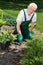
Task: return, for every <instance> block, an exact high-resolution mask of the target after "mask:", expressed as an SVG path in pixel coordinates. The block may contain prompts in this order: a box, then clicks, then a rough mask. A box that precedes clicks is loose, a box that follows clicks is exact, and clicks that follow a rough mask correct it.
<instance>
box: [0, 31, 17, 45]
mask: <svg viewBox="0 0 43 65" xmlns="http://www.w3.org/2000/svg"><path fill="white" fill-rule="evenodd" d="M15 39H16V35H13V34H10V33H8V32H6V31H5V32H0V43H3V44H6V42H8V41H10V42H13V41H14V40H15Z"/></svg>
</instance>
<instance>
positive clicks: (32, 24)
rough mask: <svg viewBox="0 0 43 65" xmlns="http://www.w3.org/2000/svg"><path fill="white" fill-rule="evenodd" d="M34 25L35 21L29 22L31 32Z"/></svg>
mask: <svg viewBox="0 0 43 65" xmlns="http://www.w3.org/2000/svg"><path fill="white" fill-rule="evenodd" d="M34 26H35V22H31V27H30V28H29V31H30V32H31V31H32V30H33V28H34Z"/></svg>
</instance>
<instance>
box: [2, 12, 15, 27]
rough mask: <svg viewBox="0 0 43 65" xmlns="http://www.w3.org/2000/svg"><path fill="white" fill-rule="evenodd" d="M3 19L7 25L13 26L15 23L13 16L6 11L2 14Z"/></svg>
mask: <svg viewBox="0 0 43 65" xmlns="http://www.w3.org/2000/svg"><path fill="white" fill-rule="evenodd" d="M2 19H3V20H4V21H6V24H7V25H10V26H15V24H16V20H15V18H14V17H13V16H11V15H9V14H7V13H4V14H3V18H2Z"/></svg>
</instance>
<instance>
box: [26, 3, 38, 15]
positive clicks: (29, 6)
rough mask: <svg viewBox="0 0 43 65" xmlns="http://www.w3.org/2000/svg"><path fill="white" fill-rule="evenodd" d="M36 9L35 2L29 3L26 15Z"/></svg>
mask: <svg viewBox="0 0 43 65" xmlns="http://www.w3.org/2000/svg"><path fill="white" fill-rule="evenodd" d="M36 10H37V4H35V3H30V4H29V5H28V7H27V13H28V15H31V14H32V13H33V12H34V11H36Z"/></svg>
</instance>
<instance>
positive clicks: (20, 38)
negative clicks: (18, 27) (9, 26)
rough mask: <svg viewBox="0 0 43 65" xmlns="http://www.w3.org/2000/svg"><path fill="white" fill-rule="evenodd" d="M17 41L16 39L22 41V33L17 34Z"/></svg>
mask: <svg viewBox="0 0 43 65" xmlns="http://www.w3.org/2000/svg"><path fill="white" fill-rule="evenodd" d="M17 41H18V42H22V41H23V36H22V34H18V36H17Z"/></svg>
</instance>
